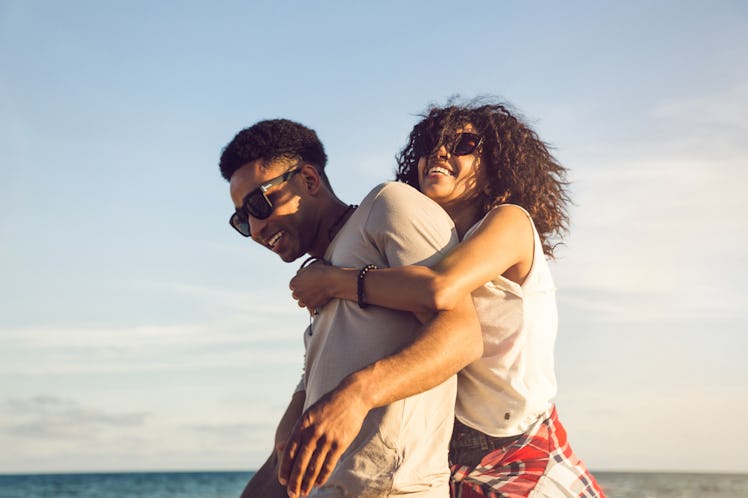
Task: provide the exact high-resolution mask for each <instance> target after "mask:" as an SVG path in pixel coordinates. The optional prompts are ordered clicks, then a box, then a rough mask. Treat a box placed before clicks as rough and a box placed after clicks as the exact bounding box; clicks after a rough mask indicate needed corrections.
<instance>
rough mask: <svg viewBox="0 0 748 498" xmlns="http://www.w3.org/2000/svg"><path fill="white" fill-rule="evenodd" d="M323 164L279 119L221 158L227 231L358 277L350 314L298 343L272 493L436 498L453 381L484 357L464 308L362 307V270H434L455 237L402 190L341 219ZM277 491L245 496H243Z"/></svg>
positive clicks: (471, 314)
mask: <svg viewBox="0 0 748 498" xmlns="http://www.w3.org/2000/svg"><path fill="white" fill-rule="evenodd" d="M326 161H327V157H326V155H325V153H324V148H323V146H322V144H321V143H320V141H319V139H318V138H317V136H316V134H315V133H314V131H312V130H310V129H308V128H306V127H304V126H302V125H300V124H298V123H295V122H292V121H288V120H282V119H279V120H269V121H261V122H259V123H257V124H255V125H253V126H252V127H250V128H247V129H245V130H242V131H240V132H239V133H238V134H237V135H236V136H235V137H234V139H233V140H232V141H231V142H230V143H229V144H228V145H227V146H226V147H225V149H224V151H223V153H222V155H221V163H220V166H221V173H222V175H223V176H224V178H226V179H227V180H229V182H230V193H231V199H232V201H233V203H234V206H235V207H236V212H235V213H234V214H233V215H232V217H231V224H232V226H233V227H234V228H236V229H237V231H239V232H240V233H242V235H245V236H251V237H252V239H253V240H255V241H256V242H257V243H259V244H261V245H263V246H265V247H267V248H268V249H270V250H272V251H273V252H275V253H277V254H278V255H279V256H280V258H281V259H283V261H286V262H292V261H295V260H297V259H298V258H300V257H301V256H304V255H305V254H308V255H310V256H312V257H315V258H320V259H324V260H325V261H327V262H329V263H331V264H335V265H338V266H349V267H358V268H362V270H361V272H360V273H359V275H358V280H359V300H358V303H356V302H349V301H343V300H333V301H332V302H330V303H328V304H327V305H326V306H324V307H323V308H322V309H321V310H317V313H316V315H315V316H314V320H313V323H312V324H311V325H310V327H309V328H308V329H307V331H306V333H305V335H304V339H305V346H306V362H305V373H304V378H303V379H302V383H301V384H300V386H299V388H298V390H297V392H296V393H294V395H293V397H292V400H291V403H290V404H289V407H288V409H287V410H286V413H285V414H284V416H283V418H282V420H281V423H280V424H279V426H278V430H277V432H276V449H277V450H279V451H280V450H282V451H283V455H282V456H281V458H280V461H279V462H278V464H277V465H278V466H279V469H278V472H279V476H280V479H281V481H282V483H283V484H285V485H286V486H287V491H288V494H289V495H290V496H292V497H293V496H299V495H306V494H307V493H309V492H310V491H312V493H313V496H315V497H328V496H329V497H343V496H346V497H385V496H395V495H398V496H399V495H407V496H412V497H446V496H448V493H449V491H448V487H449V484H448V480H449V469H448V465H447V448H448V444H449V437H450V434H451V430H452V424H453V416H454V406H453V403H454V397H455V389H456V384H455V378H454V374H455V373H456V372H457V371H458V370H459V369H461V368H462V367H463V366H465V365H467V364H468V363H470V362H471V361H472V360H474V359H476V358H477V357H479V356H480V354H481V351H482V340H481V334H480V327H479V324H478V321H477V318H476V316H475V310H474V308H473V305H472V302H471V300H470V297H469V296H466V298H465V299H464V300H462V302H460V303H459V304H458V305H457V306H455V308H454V309H452V310H449V311H443V312H439V313H437V314H435V315H433V316H432V315H430V314H428V315H427V314H423V315H420V314H419V315H418V316H414V314H411V313H407V312H401V311H393V310H389V309H385V308H379V307H374V306H367V305H366V302H365V285H364V281H365V276H366V272H367V268H371V265H375V266H376V267H385V266H403V265H412V264H420V265H430V264H433V263H434V262H436V261H438V260H439V259H441V258H442V257H443V256H444V254H445V253H446V251H447V250H449V249H450V248H451V247H453V246H454V245H455V244H456V243H457V237H456V233H455V231H454V227H453V225H452V222H451V220H450V219H449V217H448V216H447V215H446V213H444V211H442V210H441V208H439V207H438V206H437V205H436V204H434V203H433V202H432V201H430V200H429V199H427V198H426V197H424V196H422V195H421V194H419V193H418V192H417V191H416V190H414V189H412V188H411V187H409V186H406V185H403V184H399V183H387V184H382V185H380V186H378V187H376V188H375V189H374V190H372V191H371V192H370V193H369V194H368V195H367V196H366V198H365V199H364V200H363V201H362V202H361V206H360V207H358V208H356V207H355V206H347V205H346V204H345V203H343V202H342V201H341V200H340V199H338V198H337V196H336V195H335V194H334V193H333V190H332V188H331V186H330V183H329V181H328V179H327V176H326V175H325V172H324V167H325V164H326ZM422 323H423V324H424V325H423V326H422V325H421V324H422ZM302 413H303V415H302ZM286 442H287V443H288V444H287V445H286ZM275 461H276V458H275V455H271V457H270V458H269V460H268V462H267V463H266V464H265V466H263V468H262V472H261V473H260V474H258V475H266V474H267V473H269V470H271V469H272V468H273V467H274V466H275V465H274V464H275ZM253 481H254V480H253ZM313 486H316V487H314V489H313V490H312V488H313ZM260 489H262V490H263V491H258V490H260ZM277 490H278V486H277V485H275V484H274V483H267V482H261V483H257V482H250V483H249V484H248V486H247V489H245V492H244V493H243V496H250V495H252V493H256V495H257V496H260V494H259V493H261V492H262V493H268V494H267V495H266V496H269V493H274V492H277Z"/></svg>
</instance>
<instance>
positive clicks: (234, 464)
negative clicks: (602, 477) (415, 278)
mask: <svg viewBox="0 0 748 498" xmlns="http://www.w3.org/2000/svg"><path fill="white" fill-rule="evenodd" d="M0 68H1V69H0V241H1V242H2V243H1V244H0V261H2V263H0V447H2V448H3V449H4V451H2V452H0V472H42V471H87V470H156V469H163V470H171V469H174V470H179V469H207V470H211V469H251V468H256V467H257V466H258V465H259V464H260V463H261V462H262V461H263V460H264V458H265V457H266V456H267V454H268V452H269V450H270V446H271V441H272V432H273V430H274V427H275V423H276V421H277V419H278V417H279V416H280V414H281V413H282V411H283V409H284V408H285V404H286V402H287V400H288V397H289V395H290V393H291V391H292V389H293V387H294V385H295V384H296V382H297V379H298V376H299V372H300V365H301V359H302V353H303V351H302V349H303V348H302V342H301V333H302V331H303V328H304V326H305V324H306V323H307V318H306V316H305V314H304V312H303V311H302V310H300V309H298V308H297V307H296V306H295V304H294V302H293V301H292V300H291V298H290V296H289V293H288V291H287V282H288V280H289V278H290V277H291V276H292V275H293V273H294V272H295V270H296V267H297V265H296V264H291V265H286V264H283V263H282V262H281V261H279V260H278V259H277V257H276V256H275V255H273V254H271V253H270V252H268V251H266V250H264V249H263V248H260V247H259V246H257V247H254V246H253V244H252V243H250V242H248V241H246V240H243V239H241V238H240V237H238V236H236V235H235V234H234V233H233V231H232V230H231V229H230V228H229V227H228V224H227V219H228V215H229V214H230V212H231V210H232V207H231V203H230V200H229V197H228V187H227V184H226V183H225V182H224V180H223V179H222V178H221V177H220V175H219V173H218V167H217V162H218V157H219V155H220V151H221V148H222V147H223V146H224V145H225V144H226V143H227V142H228V141H229V140H230V139H231V138H232V137H233V135H234V133H236V132H237V131H238V130H239V129H241V128H243V127H245V126H248V125H250V124H252V123H253V122H255V121H257V120H260V119H264V118H273V117H288V118H291V119H295V120H298V121H301V122H303V123H305V124H307V125H309V126H311V127H313V128H315V129H316V130H317V132H318V134H319V136H320V137H321V139H322V140H323V142H324V143H325V146H326V148H327V152H328V156H329V157H330V162H329V166H328V174H329V176H330V177H331V179H332V182H333V184H334V186H335V189H336V192H337V193H338V195H339V196H340V197H341V198H342V199H343V200H345V201H348V202H351V203H355V202H357V201H359V200H360V199H361V197H362V196H363V195H364V194H365V193H366V192H367V191H368V190H369V188H371V187H372V186H373V185H375V184H377V183H379V182H381V181H383V180H387V179H391V178H392V176H393V175H392V172H393V168H394V155H395V153H396V152H397V151H398V150H399V148H400V147H401V146H402V145H403V144H404V141H405V137H406V135H407V133H408V132H409V130H410V128H411V127H412V125H413V124H414V123H415V122H416V119H417V118H416V114H417V113H418V112H420V111H422V110H423V109H424V108H425V107H426V106H427V105H428V104H430V103H432V102H436V103H443V102H445V101H446V99H447V98H449V97H450V96H451V95H454V94H460V95H462V96H465V97H473V96H476V95H486V94H490V95H496V96H498V97H500V98H502V99H505V100H507V101H509V102H511V103H512V104H514V105H515V106H516V108H517V109H518V110H519V111H521V112H522V114H523V115H524V116H525V117H526V118H527V119H528V120H529V121H530V122H531V123H532V124H533V126H534V127H535V128H536V130H537V131H538V133H539V134H540V135H541V137H542V138H543V139H545V140H546V141H548V142H549V143H551V144H552V145H553V146H554V147H555V149H554V150H555V153H556V156H557V157H558V158H559V159H560V160H561V161H562V162H563V163H564V164H565V165H567V166H568V167H569V168H570V170H571V176H570V179H571V180H572V182H573V184H572V193H573V197H574V200H575V205H574V207H573V208H572V211H571V215H572V227H571V229H572V230H571V235H570V236H569V238H568V240H567V243H566V245H565V246H564V247H563V248H562V249H561V251H560V258H559V259H558V260H557V261H556V263H555V264H554V265H553V271H554V274H555V276H556V280H557V285H558V288H559V292H558V297H559V309H560V330H559V338H558V343H557V348H556V349H557V364H556V369H557V373H558V378H559V383H560V389H559V395H558V398H557V402H558V406H559V410H560V413H561V417H562V419H563V420H564V421H565V423H566V425H567V428H568V430H569V433H570V437H571V441H572V444H573V445H574V448H575V449H576V451H577V452H578V453H579V454H580V455H581V456H582V458H583V459H584V460H585V461H586V462H587V463H588V465H589V466H590V467H591V468H593V469H609V470H694V471H738V472H748V463H746V459H745V458H744V455H743V451H742V448H744V447H745V446H746V445H748V436H746V435H745V434H744V432H745V431H741V430H734V428H740V427H742V425H741V424H742V422H743V420H742V415H743V414H744V413H746V411H748V366H747V364H746V363H747V362H746V361H745V351H746V350H747V349H748V335H746V333H745V331H746V325H745V324H746V322H748V312H746V307H745V304H744V302H745V298H746V291H745V280H746V277H748V272H747V271H746V270H747V269H748V268H747V267H748V265H747V263H746V260H745V256H744V255H745V249H744V247H745V245H746V243H747V242H748V235H746V234H748V221H746V217H745V216H744V213H745V211H746V208H748V202H747V201H746V194H745V193H746V191H747V188H748V169H747V168H746V165H748V144H747V142H746V137H748V125H746V121H745V118H744V116H746V115H748V7H746V5H745V4H744V3H743V2H738V1H719V2H713V3H711V4H706V3H704V2H693V1H686V2H683V1H678V2H676V1H663V2H655V3H651V2H644V1H634V2H626V3H620V4H613V3H609V2H605V3H600V2H575V3H574V4H573V5H560V4H557V3H554V2H523V3H520V2H494V1H491V2H489V1H476V2H472V3H470V4H465V5H458V4H455V3H454V2H443V1H431V2H425V1H413V2H395V1H381V2H376V3H374V2H370V3H367V4H357V5H353V4H350V5H349V4H346V3H344V2H332V1H323V2H316V3H311V2H251V3H250V2H215V3H213V2H211V3H209V2H161V3H154V2H144V1H135V2H94V1H90V2H86V1H77V0H74V1H70V2H64V3H62V2H53V1H33V0H29V1H15V0H0Z"/></svg>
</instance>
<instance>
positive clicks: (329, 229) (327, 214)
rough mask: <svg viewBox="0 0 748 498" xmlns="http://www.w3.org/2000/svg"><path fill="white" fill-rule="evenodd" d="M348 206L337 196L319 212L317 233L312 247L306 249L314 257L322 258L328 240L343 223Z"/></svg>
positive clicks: (345, 219) (346, 215)
mask: <svg viewBox="0 0 748 498" xmlns="http://www.w3.org/2000/svg"><path fill="white" fill-rule="evenodd" d="M349 208H350V206H349V205H348V204H346V203H344V202H343V201H341V200H340V199H338V198H337V197H335V198H333V199H330V203H329V204H328V205H326V206H325V207H324V208H323V209H322V212H321V213H320V217H319V220H320V221H319V223H318V225H317V233H316V235H315V238H314V242H313V244H312V247H311V248H310V250H309V251H308V253H309V255H310V256H314V257H315V258H323V257H324V256H325V253H326V252H327V248H328V246H329V245H330V241H332V239H333V237H334V236H335V234H336V233H337V232H338V230H340V228H341V227H342V226H343V225H345V222H346V221H347V217H348V215H349V213H348V211H349V210H350V209H349Z"/></svg>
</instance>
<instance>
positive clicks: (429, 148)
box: [416, 132, 483, 157]
mask: <svg viewBox="0 0 748 498" xmlns="http://www.w3.org/2000/svg"><path fill="white" fill-rule="evenodd" d="M482 141H483V137H481V136H480V135H478V134H477V133H467V132H464V133H457V134H455V135H452V136H445V137H444V138H443V139H442V140H440V141H439V142H437V143H436V144H435V145H431V144H430V143H424V144H420V146H419V147H417V148H416V150H417V152H418V155H419V156H421V157H425V156H430V155H431V154H433V153H434V151H435V150H436V149H437V147H438V146H439V145H444V148H445V149H447V151H448V152H449V153H450V154H451V155H453V156H467V155H468V154H472V153H473V152H475V149H477V148H478V146H479V145H480V144H481V142H482Z"/></svg>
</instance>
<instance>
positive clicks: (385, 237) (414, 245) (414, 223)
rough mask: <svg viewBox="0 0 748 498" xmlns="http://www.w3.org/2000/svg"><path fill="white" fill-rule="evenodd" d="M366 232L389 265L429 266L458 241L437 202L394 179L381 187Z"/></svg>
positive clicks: (447, 218)
mask: <svg viewBox="0 0 748 498" xmlns="http://www.w3.org/2000/svg"><path fill="white" fill-rule="evenodd" d="M366 232H367V236H368V237H369V238H370V239H371V241H372V243H373V244H374V245H375V246H376V247H377V249H378V250H379V252H380V253H381V254H382V255H384V257H385V258H386V260H387V263H388V265H389V266H390V267H396V266H407V265H424V266H432V265H434V264H435V263H437V262H438V261H439V260H441V259H442V258H443V257H444V256H445V255H446V253H447V252H448V251H449V250H450V249H451V248H452V247H454V246H455V245H456V244H457V242H458V238H457V232H456V230H455V228H454V224H453V223H452V220H451V219H450V217H449V215H447V213H446V212H445V211H444V210H443V209H442V208H441V207H440V206H439V205H438V204H436V203H435V202H434V201H432V200H431V199H429V198H428V197H426V196H425V195H423V194H421V193H420V192H418V191H417V190H416V189H414V188H413V187H410V186H409V185H406V184H404V183H395V182H392V183H386V184H383V185H382V186H381V187H380V190H379V192H378V193H377V195H376V197H375V199H374V202H373V204H372V208H371V211H370V213H369V216H368V218H367V221H366Z"/></svg>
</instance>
